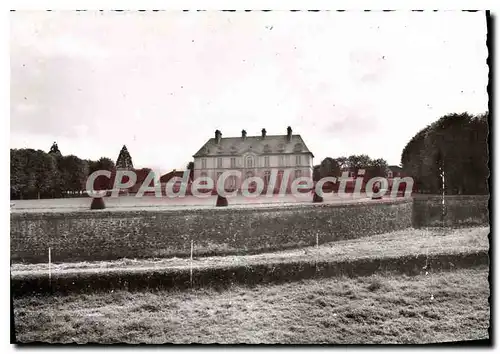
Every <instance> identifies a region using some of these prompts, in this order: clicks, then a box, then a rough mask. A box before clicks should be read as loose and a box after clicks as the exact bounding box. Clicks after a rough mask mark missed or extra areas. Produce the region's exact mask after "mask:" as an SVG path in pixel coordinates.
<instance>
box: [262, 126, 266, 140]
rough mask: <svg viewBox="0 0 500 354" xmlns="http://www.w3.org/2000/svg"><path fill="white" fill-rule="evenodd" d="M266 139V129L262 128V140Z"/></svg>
mask: <svg viewBox="0 0 500 354" xmlns="http://www.w3.org/2000/svg"><path fill="white" fill-rule="evenodd" d="M265 138H266V129H265V128H262V139H265Z"/></svg>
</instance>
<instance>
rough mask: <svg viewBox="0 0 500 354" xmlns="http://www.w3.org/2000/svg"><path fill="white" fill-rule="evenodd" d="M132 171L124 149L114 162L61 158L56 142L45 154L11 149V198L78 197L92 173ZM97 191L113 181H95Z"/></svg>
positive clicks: (105, 187) (107, 186)
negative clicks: (120, 168) (125, 169)
mask: <svg viewBox="0 0 500 354" xmlns="http://www.w3.org/2000/svg"><path fill="white" fill-rule="evenodd" d="M117 166H121V167H124V168H133V164H132V158H131V157H130V154H129V153H128V151H127V148H126V147H125V146H124V147H123V148H122V150H121V151H120V155H119V157H118V160H117V163H116V165H115V163H114V162H113V161H112V160H111V159H109V158H107V157H102V158H100V159H99V160H97V161H93V160H88V159H81V158H79V157H78V156H75V155H66V156H64V155H62V154H61V152H60V150H59V147H58V146H57V144H56V143H54V144H53V145H52V147H51V148H50V151H49V152H48V153H47V152H45V151H42V150H34V149H11V150H10V197H11V199H40V198H62V197H68V196H73V195H81V194H82V193H83V192H84V191H85V185H86V181H87V177H88V176H89V175H90V174H91V173H92V172H94V171H97V170H107V171H111V172H113V173H114V172H115V170H116V167H117ZM95 185H96V186H97V188H96V189H111V187H112V179H108V178H106V177H104V178H100V179H98V180H97V181H96V183H95Z"/></svg>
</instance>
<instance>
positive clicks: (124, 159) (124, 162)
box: [116, 145, 134, 169]
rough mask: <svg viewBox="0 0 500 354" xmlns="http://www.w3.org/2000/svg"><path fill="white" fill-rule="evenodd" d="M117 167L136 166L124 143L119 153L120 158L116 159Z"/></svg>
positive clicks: (129, 167) (127, 167)
mask: <svg viewBox="0 0 500 354" xmlns="http://www.w3.org/2000/svg"><path fill="white" fill-rule="evenodd" d="M116 168H126V169H132V168H134V164H133V163H132V157H130V154H129V152H128V150H127V147H126V146H125V145H123V147H122V149H121V150H120V154H118V159H117V160H116Z"/></svg>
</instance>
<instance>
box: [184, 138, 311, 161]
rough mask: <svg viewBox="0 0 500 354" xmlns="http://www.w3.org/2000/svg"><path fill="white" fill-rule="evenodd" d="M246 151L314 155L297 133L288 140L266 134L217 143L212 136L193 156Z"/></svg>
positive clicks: (238, 153)
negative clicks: (264, 135)
mask: <svg viewBox="0 0 500 354" xmlns="http://www.w3.org/2000/svg"><path fill="white" fill-rule="evenodd" d="M247 151H252V152H255V153H256V154H268V155H273V154H296V153H308V154H311V156H312V157H314V155H313V154H312V152H310V151H309V149H308V148H307V146H306V144H305V143H304V140H302V137H301V136H300V135H298V134H294V135H292V138H291V139H290V141H289V142H288V141H287V136H286V135H266V137H265V138H263V137H262V136H260V135H259V136H247V137H246V138H244V139H243V138H242V137H237V138H221V139H220V142H219V144H217V141H216V140H215V138H212V139H210V140H208V141H207V142H206V143H205V144H204V145H203V146H202V148H201V149H200V150H198V152H197V153H196V154H194V155H193V157H201V156H231V155H241V154H243V153H245V152H247Z"/></svg>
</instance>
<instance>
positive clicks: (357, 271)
mask: <svg viewBox="0 0 500 354" xmlns="http://www.w3.org/2000/svg"><path fill="white" fill-rule="evenodd" d="M488 264H489V257H488V252H487V251H482V252H478V253H466V254H460V253H458V254H438V255H430V256H426V255H411V256H403V257H396V258H379V259H373V258H361V259H356V260H352V261H339V262H328V261H322V262H318V263H317V264H316V263H314V262H285V263H270V264H266V263H262V264H256V265H252V266H244V265H237V264H235V265H231V266H227V267H214V268H201V269H195V270H194V271H193V278H192V283H191V278H190V271H189V269H188V268H183V269H175V268H166V269H146V270H144V269H135V270H133V269H132V270H121V271H112V272H110V271H109V270H107V269H105V270H102V271H99V272H80V273H78V272H74V273H60V274H58V275H57V276H54V277H52V279H51V280H50V281H49V278H48V275H47V274H46V273H36V274H29V275H13V276H12V277H11V289H12V292H13V294H14V296H23V295H33V294H41V293H46V294H49V293H60V294H67V293H75V292H95V291H102V290H128V291H144V290H146V289H149V290H160V289H185V288H190V287H195V288H199V287H215V288H225V287H228V286H231V285H233V284H237V283H242V284H245V285H250V286H252V285H256V284H262V283H280V282H289V281H296V280H300V279H307V278H313V277H317V278H321V277H335V276H349V277H354V276H369V275H372V274H375V273H378V272H391V273H395V272H397V273H402V274H407V275H418V274H421V273H422V272H426V271H427V272H439V271H445V270H451V269H458V268H471V267H477V266H484V265H488Z"/></svg>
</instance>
